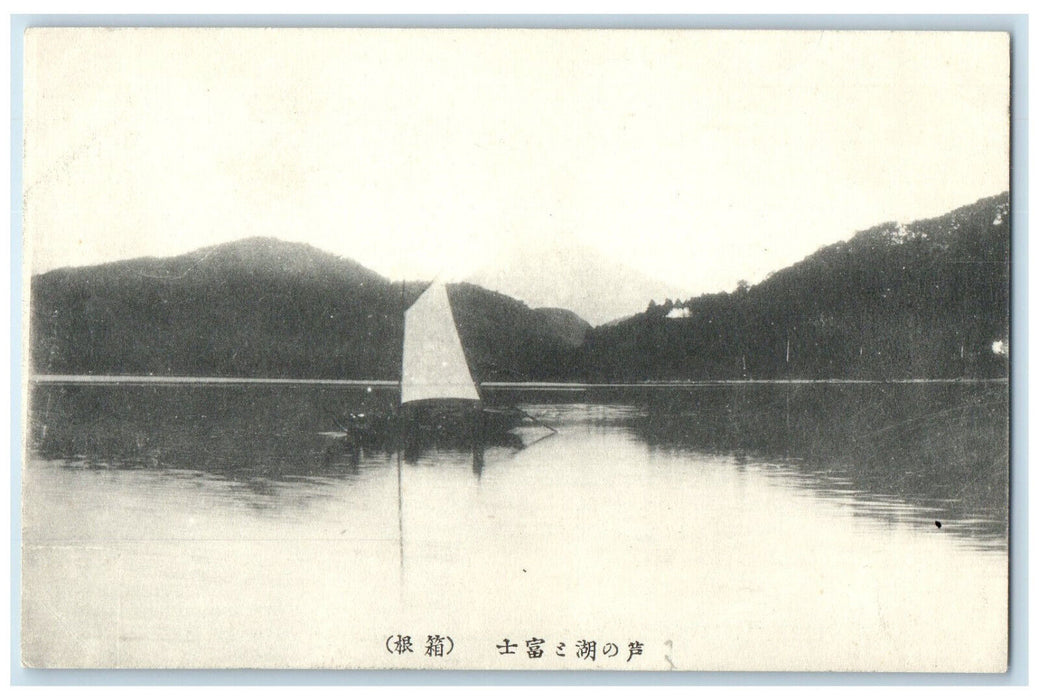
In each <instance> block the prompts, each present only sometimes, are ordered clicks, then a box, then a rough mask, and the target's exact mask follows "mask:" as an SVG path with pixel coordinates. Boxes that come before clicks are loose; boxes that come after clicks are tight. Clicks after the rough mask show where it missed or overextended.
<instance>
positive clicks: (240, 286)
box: [21, 28, 1011, 672]
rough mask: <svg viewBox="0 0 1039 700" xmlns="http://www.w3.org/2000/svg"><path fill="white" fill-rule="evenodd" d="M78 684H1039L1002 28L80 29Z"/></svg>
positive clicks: (45, 173)
mask: <svg viewBox="0 0 1039 700" xmlns="http://www.w3.org/2000/svg"><path fill="white" fill-rule="evenodd" d="M24 46H25V55H24V96H23V97H24V163H23V165H22V167H23V170H22V174H23V183H24V211H23V214H24V232H25V237H24V253H25V254H24V261H25V269H24V275H23V277H24V300H25V303H24V318H23V323H24V327H25V329H26V332H25V334H24V336H25V347H24V358H25V387H24V391H25V410H26V423H25V424H26V431H25V435H24V436H23V440H24V464H23V470H22V494H21V496H22V526H23V529H22V532H21V537H22V580H21V586H22V588H21V591H22V595H21V620H22V638H21V658H22V662H23V664H24V665H25V666H28V667H34V668H149V669H152V668H293V669H295V668H304V669H306V668H310V669H317V668H322V669H323V668H332V669H456V670H457V669H490V670H499V669H502V670H506V669H507V670H532V671H538V670H558V669H567V670H590V671H592V670H595V671H626V670H631V671H647V670H651V671H661V670H675V669H677V670H684V671H696V670H737V671H762V670H767V671H917V672H1002V671H1004V670H1005V669H1006V666H1007V639H1008V612H1007V611H1008V600H1007V585H1008V546H1007V541H1008V479H1009V457H1008V452H1009V448H1008V444H1009V436H1008V425H1009V420H1008V411H1009V408H1008V393H1009V390H1008V376H1009V357H1010V354H1011V348H1010V330H1009V329H1010V318H1009V302H1008V297H1009V282H1010V280H1009V272H1010V257H1009V247H1010V228H1011V226H1010V224H1011V216H1010V192H1009V189H1010V185H1009V183H1010V177H1009V143H1010V112H1009V110H1010V100H1009V96H1010V69H1009V66H1010V43H1009V39H1008V35H1007V34H1005V33H999V32H900V31H893V32H845V31H782V32H780V31H754V32H750V31H692V30H688V31H687V30H654V31H638V30H624V31H607V30H509V29H504V30H491V29H451V30H448V29H441V30H438V29H246V28H228V29H201V28H200V29H142V28H117V29H113V28H97V29H92V28H34V29H30V30H28V31H27V33H26V34H25V36H24Z"/></svg>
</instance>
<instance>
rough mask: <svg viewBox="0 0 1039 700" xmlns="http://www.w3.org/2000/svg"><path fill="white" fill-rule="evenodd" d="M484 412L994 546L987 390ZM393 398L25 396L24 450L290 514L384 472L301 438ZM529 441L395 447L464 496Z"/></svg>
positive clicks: (175, 391) (996, 505) (998, 414)
mask: <svg viewBox="0 0 1039 700" xmlns="http://www.w3.org/2000/svg"><path fill="white" fill-rule="evenodd" d="M492 398H496V399H497V400H498V401H499V402H500V403H508V402H510V401H511V400H513V399H519V400H521V401H523V402H525V406H526V407H527V408H528V410H530V411H532V412H534V413H535V414H537V415H538V416H539V417H540V418H541V419H542V420H544V421H545V422H547V423H549V424H550V425H553V426H555V427H557V428H558V429H559V430H560V431H561V435H560V436H559V437H558V438H557V440H558V442H559V443H560V444H558V445H556V446H555V447H554V448H553V450H554V451H553V454H554V455H555V457H554V458H557V459H568V460H575V461H578V462H580V461H581V460H584V459H587V456H586V455H584V454H581V450H582V449H583V447H582V446H583V445H584V444H585V443H584V442H581V441H573V442H568V439H569V438H568V433H569V434H570V435H571V436H572V435H575V434H580V435H582V436H584V437H585V438H586V437H587V436H589V435H591V436H598V437H599V438H601V439H603V440H607V441H618V440H625V441H635V442H636V443H638V444H640V445H642V446H644V449H646V450H648V451H649V455H650V460H651V461H655V462H656V463H659V465H664V464H667V465H668V467H669V468H676V469H679V470H680V469H682V468H688V467H689V466H690V465H693V464H698V463H701V462H703V456H704V455H730V456H731V457H732V461H731V462H729V464H731V465H733V468H735V469H736V470H737V471H739V470H744V469H748V468H753V469H755V470H760V471H761V472H762V473H763V474H766V475H769V476H770V477H772V478H776V479H783V480H785V482H788V483H793V484H796V485H797V486H798V487H799V488H802V489H806V490H810V491H811V492H813V493H814V494H816V495H817V496H820V497H823V498H826V499H829V500H831V501H833V502H835V503H839V504H842V505H844V506H846V507H847V508H849V509H851V510H852V511H853V512H854V513H856V514H858V515H861V516H865V517H871V518H875V519H877V520H878V521H880V522H891V523H897V522H905V521H936V522H939V523H942V527H943V528H945V529H946V530H947V531H949V532H951V533H954V534H958V535H962V536H965V537H966V538H968V539H970V540H971V541H974V542H976V543H978V544H980V545H982V546H986V547H989V546H994V547H1004V546H1005V540H1006V528H1007V484H1008V454H1009V438H1008V413H1007V411H1008V396H1007V389H1006V386H1005V385H985V386H969V385H924V386H920V385H838V386H834V385H779V386H768V385H738V386H720V387H698V388H690V389H675V388H668V389H660V388H654V389H645V390H634V391H633V390H624V391H620V390H588V391H585V392H582V393H581V395H580V396H575V395H573V394H569V393H568V394H564V395H562V396H560V397H558V398H559V399H560V400H563V401H567V403H555V402H545V403H538V404H533V403H531V402H532V401H533V400H535V396H534V395H532V394H531V392H523V393H522V394H521V395H518V396H510V395H509V394H508V392H499V393H498V395H497V396H495V397H492ZM537 398H544V397H537ZM395 399H396V395H395V392H393V391H380V390H375V391H365V390H363V389H361V390H359V389H353V388H324V387H313V386H278V387H256V386H250V387H234V386H216V387H214V386H144V387H142V386H83V385H67V386H61V385H48V386H36V387H34V389H33V392H32V397H31V400H32V404H31V405H32V409H33V414H32V419H31V421H30V426H31V427H30V436H29V437H30V450H31V453H32V454H33V455H34V456H35V457H37V458H39V459H42V460H48V461H53V462H56V463H60V464H61V465H63V467H64V468H70V469H101V470H117V471H137V472H141V473H142V474H148V475H149V478H152V479H159V480H174V481H179V482H185V481H187V482H190V481H193V480H194V481H198V480H202V481H205V482H206V483H208V484H210V485H216V486H218V487H219V489H220V490H221V491H222V492H223V493H224V494H225V495H226V496H227V498H230V499H237V500H238V501H240V502H241V503H244V504H247V505H248V507H250V508H253V509H257V510H265V509H296V510H300V509H306V508H308V507H309V506H310V504H311V503H313V502H314V501H315V500H320V499H327V498H330V497H332V496H333V495H334V494H339V493H340V492H341V489H342V486H343V485H344V484H349V483H354V482H359V481H363V480H365V479H369V478H371V477H370V475H371V474H372V473H373V472H377V471H385V470H387V469H389V468H395V467H396V459H397V458H396V447H395V445H396V442H395V441H393V440H386V441H384V442H382V443H377V444H366V445H363V446H357V445H350V444H346V443H342V442H336V441H334V440H329V439H328V438H327V437H323V436H321V435H320V434H319V433H321V432H322V431H328V430H334V429H335V426H336V420H335V416H336V415H337V414H341V412H342V411H344V410H347V409H349V410H360V411H390V410H392V406H393V403H394V401H395ZM575 399H578V400H580V401H581V403H573V402H574V400H575ZM545 437H546V431H544V429H542V428H539V427H537V426H528V427H527V428H524V429H523V430H520V431H518V433H509V434H506V435H505V436H502V437H500V438H498V439H495V440H492V441H490V442H487V441H484V440H476V441H473V440H472V438H471V436H469V437H466V438H464V439H462V440H461V441H460V440H459V439H457V438H450V437H436V438H432V439H424V440H414V439H412V440H410V441H408V442H407V443H406V444H405V449H404V452H403V460H404V464H405V465H406V466H407V467H409V468H420V469H421V468H431V467H436V468H438V469H455V468H457V469H464V470H466V471H468V472H470V473H471V477H472V478H474V479H476V480H477V482H479V480H481V479H482V478H484V477H485V476H486V475H487V474H488V473H490V472H493V471H494V470H495V469H499V468H508V465H509V464H510V460H512V459H514V457H515V456H516V455H517V454H518V453H519V452H520V451H521V450H523V449H524V448H526V447H530V446H532V445H535V444H537V443H538V442H539V441H540V440H541V439H543V438H545ZM568 450H569V451H568ZM676 465H677V466H676ZM592 466H594V465H592ZM549 478H551V477H549ZM675 478H681V477H680V476H677V475H676V476H675ZM546 486H548V487H550V486H551V484H546ZM935 527H937V524H936V525H935Z"/></svg>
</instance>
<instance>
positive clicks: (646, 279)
mask: <svg viewBox="0 0 1039 700" xmlns="http://www.w3.org/2000/svg"><path fill="white" fill-rule="evenodd" d="M467 281H469V282H471V283H473V284H477V285H479V286H481V287H484V288H485V289H493V290H495V291H497V292H501V293H503V294H507V295H509V296H511V297H515V298H516V299H521V300H522V301H524V302H526V303H527V304H529V305H530V306H532V307H549V308H562V309H570V310H572V311H574V312H575V313H576V314H577V315H578V316H580V317H581V318H583V319H586V320H587V321H589V322H590V323H591V324H593V325H601V324H604V323H607V322H609V321H613V320H615V319H618V318H621V317H624V316H630V315H632V314H634V313H638V312H639V311H642V310H643V309H645V308H646V304H648V303H649V302H650V301H651V300H656V301H657V302H659V303H663V302H664V300H665V299H668V298H670V299H675V298H678V297H679V296H682V295H683V294H685V293H686V292H683V291H681V290H678V289H676V288H674V287H672V286H670V285H668V284H666V283H664V282H661V281H660V280H656V279H653V278H652V277H650V276H649V275H646V274H643V273H641V272H639V271H638V270H635V269H633V268H631V267H628V266H627V265H624V264H621V263H618V262H614V261H613V260H610V259H609V258H607V257H606V256H604V255H603V254H602V253H600V252H599V251H597V250H595V249H594V248H592V247H590V246H586V245H582V244H578V243H564V242H556V243H554V244H550V245H547V246H546V245H541V246H539V247H537V248H532V249H526V248H520V247H519V246H516V247H514V248H506V249H504V250H503V251H502V254H501V256H500V257H499V260H498V262H496V263H495V264H493V265H491V266H489V267H487V268H485V269H483V270H480V271H478V272H477V273H475V274H473V275H471V276H470V277H469V278H468V280H467Z"/></svg>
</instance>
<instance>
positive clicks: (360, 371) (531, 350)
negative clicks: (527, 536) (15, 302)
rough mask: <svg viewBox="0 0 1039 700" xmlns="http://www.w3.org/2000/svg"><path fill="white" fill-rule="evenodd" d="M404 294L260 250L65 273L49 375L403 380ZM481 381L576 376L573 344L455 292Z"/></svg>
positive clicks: (40, 361) (485, 296)
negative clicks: (400, 376) (401, 370)
mask: <svg viewBox="0 0 1039 700" xmlns="http://www.w3.org/2000/svg"><path fill="white" fill-rule="evenodd" d="M423 287H424V285H422V284H418V283H409V284H408V285H407V293H406V295H405V296H406V299H405V300H402V288H401V285H400V284H399V283H398V284H395V283H392V282H390V281H389V280H386V279H384V278H383V277H380V276H379V275H377V274H375V273H374V272H372V271H371V270H368V269H366V268H364V267H362V266H360V265H358V264H357V263H354V262H352V261H348V260H343V259H341V258H338V257H336V256H334V255H330V254H328V253H325V252H322V251H319V250H317V249H315V248H313V247H311V246H307V245H303V244H297V243H284V242H282V241H278V240H275V239H268V238H253V239H247V240H243V241H238V242H235V243H229V244H225V245H220V246H215V247H212V248H205V249H202V250H198V251H195V252H193V253H189V254H187V255H182V256H179V257H175V258H165V259H153V258H143V259H138V260H127V261H121V262H116V263H110V264H106V265H98V266H93V267H83V268H64V269H60V270H53V271H51V272H48V273H45V274H42V275H38V276H36V277H34V278H33V280H32V291H31V310H32V326H33V327H32V363H33V368H34V371H35V372H37V373H41V374H155V375H185V376H218V377H294V378H333V379H340V378H342V379H379V378H382V379H395V378H397V377H398V376H399V373H400V356H401V350H400V348H401V337H402V336H401V322H402V318H403V313H402V303H403V301H409V302H410V301H412V300H414V298H415V296H417V294H418V293H419V292H420V291H421V289H422V288H423ZM449 294H450V296H451V299H452V305H453V307H454V312H455V316H456V321H457V324H458V326H459V330H460V334H461V336H462V338H463V342H464V343H465V345H466V351H467V353H468V354H469V356H470V361H471V363H472V365H473V369H474V373H475V374H476V375H477V379H478V380H480V381H487V380H491V379H511V380H528V379H558V378H560V376H561V374H560V373H561V372H565V373H570V374H572V373H574V371H575V370H574V367H573V357H574V355H575V353H576V349H575V347H574V344H573V342H572V334H571V333H564V332H562V331H561V330H559V329H558V327H557V324H553V323H550V322H549V321H548V320H546V319H545V318H544V317H543V314H541V313H540V312H538V311H534V310H532V309H529V308H528V307H526V306H525V305H524V304H522V303H520V302H518V301H515V300H513V299H510V298H508V297H505V296H503V295H500V294H496V293H493V292H488V291H486V290H483V289H480V288H479V287H474V286H472V285H451V286H450V287H449Z"/></svg>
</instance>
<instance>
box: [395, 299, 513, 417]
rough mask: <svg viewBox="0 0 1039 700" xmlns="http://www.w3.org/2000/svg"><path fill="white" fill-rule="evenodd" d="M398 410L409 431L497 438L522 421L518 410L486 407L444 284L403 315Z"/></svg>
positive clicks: (419, 300)
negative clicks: (480, 435)
mask: <svg viewBox="0 0 1039 700" xmlns="http://www.w3.org/2000/svg"><path fill="white" fill-rule="evenodd" d="M400 407H401V416H402V418H403V420H404V422H405V424H404V427H405V429H406V430H409V431H411V432H415V431H418V432H430V431H433V432H437V433H447V432H455V433H457V432H459V431H461V432H467V431H477V432H480V433H495V432H501V431H506V430H508V429H509V428H511V427H515V425H517V424H518V423H519V422H520V421H521V420H522V417H523V416H522V414H521V413H520V412H519V411H517V410H515V409H495V408H488V407H486V406H485V405H484V402H483V399H482V397H481V395H480V389H479V385H478V384H477V383H476V381H475V380H474V379H473V374H472V371H471V370H470V368H469V363H468V361H467V360H466V357H465V350H464V349H463V348H462V340H461V338H460V337H459V335H458V327H457V325H456V324H455V318H454V313H453V312H452V311H451V301H450V299H449V298H448V295H447V287H446V286H445V285H444V283H443V282H439V281H437V282H434V283H433V284H431V285H430V286H429V287H427V288H426V290H425V291H424V292H423V293H422V294H421V295H420V296H419V298H418V299H416V300H415V303H414V304H412V305H411V306H410V307H409V308H408V309H407V311H405V312H404V343H403V355H402V357H401V378H400Z"/></svg>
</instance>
